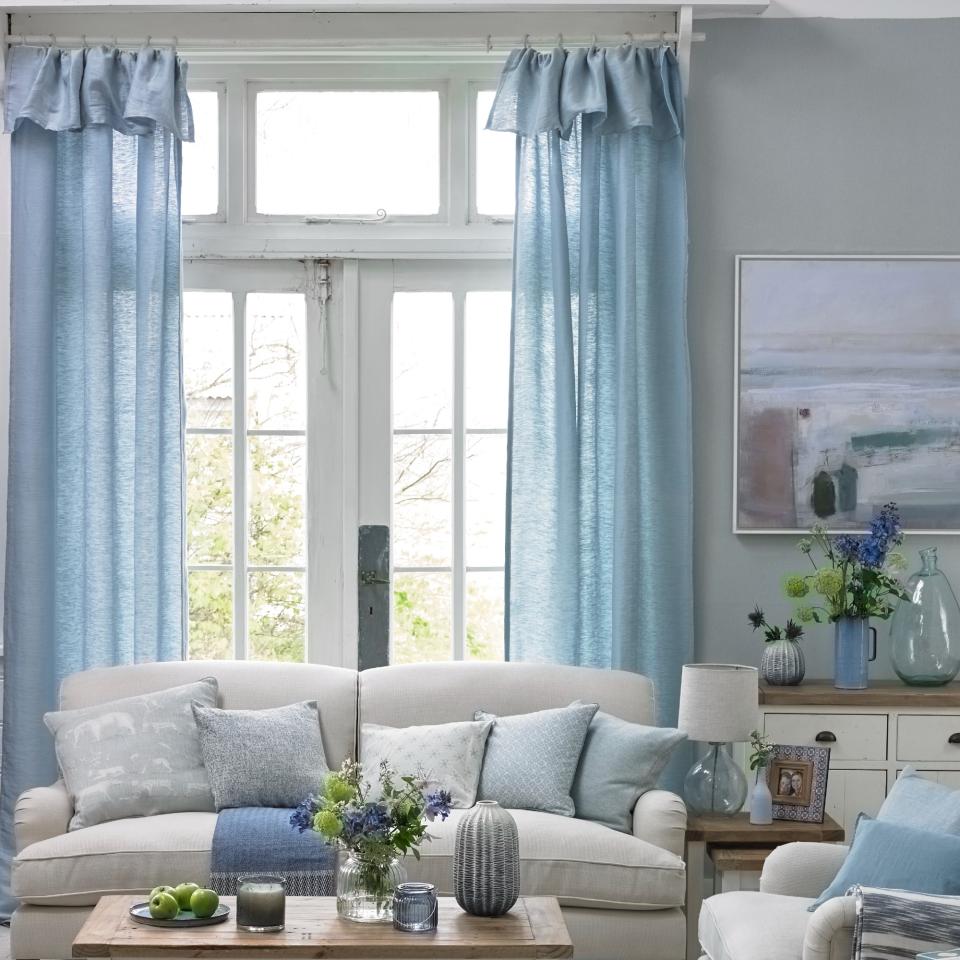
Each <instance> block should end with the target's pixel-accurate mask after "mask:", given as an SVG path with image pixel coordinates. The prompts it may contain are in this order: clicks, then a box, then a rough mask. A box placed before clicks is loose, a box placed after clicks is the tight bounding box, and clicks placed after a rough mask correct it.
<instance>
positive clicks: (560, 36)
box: [557, 33, 563, 50]
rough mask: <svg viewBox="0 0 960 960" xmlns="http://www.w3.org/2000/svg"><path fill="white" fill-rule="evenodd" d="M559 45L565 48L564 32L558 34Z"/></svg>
mask: <svg viewBox="0 0 960 960" xmlns="http://www.w3.org/2000/svg"><path fill="white" fill-rule="evenodd" d="M557 46H558V47H559V48H560V49H561V50H562V49H563V34H562V33H558V34H557Z"/></svg>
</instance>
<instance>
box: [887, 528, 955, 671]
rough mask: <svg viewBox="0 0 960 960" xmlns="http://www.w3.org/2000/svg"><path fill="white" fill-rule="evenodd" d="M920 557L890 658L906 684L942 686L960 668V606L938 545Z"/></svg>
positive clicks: (895, 623)
mask: <svg viewBox="0 0 960 960" xmlns="http://www.w3.org/2000/svg"><path fill="white" fill-rule="evenodd" d="M920 559H921V561H922V566H921V568H920V570H918V571H917V572H916V573H915V574H913V576H912V577H910V579H909V580H908V581H907V585H906V592H907V599H905V600H901V601H900V602H899V603H898V604H897V609H896V610H895V611H894V614H893V619H892V621H891V623H890V657H891V659H892V660H893V669H894V670H896V672H897V676H898V677H899V678H900V679H901V680H902V681H903V682H904V683H909V684H911V685H913V686H918V687H939V686H942V685H943V684H945V683H949V682H950V681H951V680H953V678H954V677H956V675H957V673H958V672H960V605H958V603H957V598H956V595H955V594H954V592H953V588H952V587H951V586H950V581H949V580H948V579H947V578H946V577H945V576H944V575H943V571H942V570H940V568H939V567H938V566H937V548H936V547H928V548H927V549H925V550H921V551H920Z"/></svg>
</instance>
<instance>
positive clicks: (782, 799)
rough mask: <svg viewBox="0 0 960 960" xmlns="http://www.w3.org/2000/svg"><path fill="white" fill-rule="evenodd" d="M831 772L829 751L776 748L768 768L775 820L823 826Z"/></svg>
mask: <svg viewBox="0 0 960 960" xmlns="http://www.w3.org/2000/svg"><path fill="white" fill-rule="evenodd" d="M829 770H830V748H829V747H793V746H785V745H783V744H777V746H776V747H775V748H774V754H773V759H772V760H771V761H770V765H769V766H768V768H767V783H768V785H769V787H770V793H771V794H772V795H773V818H774V820H802V821H805V822H806V823H823V814H824V806H825V804H826V800H827V774H828V773H829Z"/></svg>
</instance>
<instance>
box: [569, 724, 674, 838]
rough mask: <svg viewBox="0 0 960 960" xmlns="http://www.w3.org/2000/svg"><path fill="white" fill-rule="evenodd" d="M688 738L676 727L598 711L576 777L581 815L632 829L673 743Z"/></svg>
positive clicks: (575, 792) (625, 830)
mask: <svg viewBox="0 0 960 960" xmlns="http://www.w3.org/2000/svg"><path fill="white" fill-rule="evenodd" d="M686 738H687V735H686V734H685V733H681V732H680V731H679V730H674V729H672V728H671V727H645V726H643V724H640V723H628V722H627V721H626V720H621V719H620V718H619V717H615V716H613V715H612V714H609V713H604V712H603V711H600V712H598V713H597V714H596V716H595V717H594V718H593V721H592V723H591V724H590V727H589V729H588V730H587V739H586V742H585V743H584V745H583V753H582V754H581V755H580V766H579V767H578V768H577V775H576V777H575V778H574V781H573V789H572V791H571V796H572V797H573V804H574V806H575V807H576V809H577V813H576V815H577V816H578V817H579V818H580V819H582V820H593V821H595V822H596V823H602V824H603V825H604V826H607V827H610V828H611V829H613V830H620V831H622V832H623V833H632V832H633V808H634V807H635V806H636V803H637V799H638V798H639V797H640V795H641V794H644V793H646V792H647V791H648V790H652V789H653V788H654V787H655V786H656V785H657V781H658V780H659V779H660V774H661V773H663V769H664V767H666V765H667V761H669V759H670V754H671V753H673V750H674V747H676V745H677V744H678V743H680V742H682V741H683V740H686Z"/></svg>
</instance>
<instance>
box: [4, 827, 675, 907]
mask: <svg viewBox="0 0 960 960" xmlns="http://www.w3.org/2000/svg"><path fill="white" fill-rule="evenodd" d="M466 812H467V811H464V810H455V811H453V812H452V813H451V815H450V817H449V819H448V820H447V821H446V822H443V823H441V822H438V821H435V822H434V823H432V824H431V825H430V828H429V832H430V834H431V835H432V836H434V837H435V838H436V839H434V840H433V841H431V842H428V843H424V844H423V846H422V848H421V853H422V859H421V860H420V862H419V863H418V862H417V861H416V860H414V858H413V857H407V858H406V861H405V866H406V867H407V870H408V873H409V874H410V878H411V879H415V880H416V879H423V880H429V881H430V882H431V883H434V884H436V886H437V888H438V890H439V891H440V892H441V893H450V892H451V878H452V875H453V847H454V838H455V835H456V826H457V822H458V821H459V818H460V817H461V816H463V815H464V814H465V813H466ZM510 812H511V813H512V814H513V817H514V818H515V820H516V821H517V827H518V830H519V833H520V858H521V868H520V876H521V889H522V891H523V893H524V894H531V895H532V894H545V895H552V896H556V897H559V898H560V901H561V903H563V904H565V905H568V906H585V907H602V908H607V909H610V908H619V909H627V910H660V909H663V908H667V907H677V906H680V905H682V903H683V895H684V867H683V861H681V860H680V859H679V858H678V857H676V856H675V855H674V854H672V853H669V852H668V851H666V850H661V849H660V848H659V847H655V846H654V845H653V844H650V843H647V842H646V841H644V840H639V839H637V838H636V837H633V836H630V835H629V834H625V833H619V832H617V831H616V830H611V829H609V828H608V827H604V826H601V825H600V824H597V823H591V822H589V821H586V820H576V819H573V818H572V817H560V816H556V815H554V814H549V813H541V812H538V811H532V810H511V811H510ZM216 823H217V815H216V814H215V813H167V814H160V815H158V816H154V817H133V818H130V819H126V820H114V821H112V822H110V823H100V824H97V825H96V826H93V827H86V828H84V829H82V830H75V831H73V832H72V833H66V834H62V835H60V836H57V837H52V838H50V839H49V840H41V841H39V842H38V843H34V844H31V845H30V846H29V847H27V848H26V849H25V850H23V851H22V852H21V853H20V854H19V856H18V857H17V858H16V859H15V860H14V864H13V892H14V894H15V895H16V896H17V897H19V898H20V899H21V900H22V901H23V902H25V903H32V904H47V905H50V906H84V905H92V904H95V903H96V902H97V900H98V899H99V898H100V897H101V896H102V895H104V894H109V893H146V892H147V891H149V890H150V889H151V888H152V887H154V886H156V885H157V884H161V883H176V882H180V881H184V880H196V881H198V882H203V881H204V880H205V879H206V878H207V877H208V876H209V873H210V847H211V843H212V841H213V831H214V828H215V827H216Z"/></svg>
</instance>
